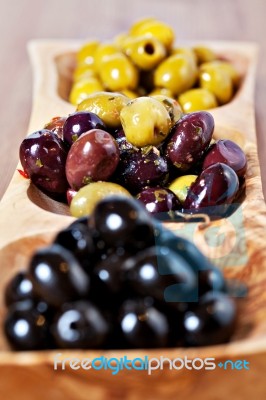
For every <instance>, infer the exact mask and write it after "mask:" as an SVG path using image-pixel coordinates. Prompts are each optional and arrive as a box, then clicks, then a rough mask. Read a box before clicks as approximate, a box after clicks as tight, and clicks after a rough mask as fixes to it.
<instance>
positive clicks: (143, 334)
mask: <svg viewBox="0 0 266 400" xmlns="http://www.w3.org/2000/svg"><path fill="white" fill-rule="evenodd" d="M119 327H120V330H121V333H122V338H123V339H124V340H125V342H126V346H127V347H130V348H144V349H146V348H156V347H165V346H167V345H168V344H169V335H170V326H169V321H168V319H167V317H166V316H165V315H164V314H163V313H162V312H161V311H159V310H158V309H157V308H155V307H154V306H152V305H149V304H146V303H145V300H143V299H136V300H128V301H125V302H124V304H123V305H122V306H121V309H120V312H119Z"/></svg>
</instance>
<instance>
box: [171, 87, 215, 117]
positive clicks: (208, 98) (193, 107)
mask: <svg viewBox="0 0 266 400" xmlns="http://www.w3.org/2000/svg"><path fill="white" fill-rule="evenodd" d="M178 102H179V103H180V105H181V107H182V109H183V111H184V112H185V113H190V112H193V111H200V110H209V109H210V108H215V107H217V106H218V103H217V100H216V97H215V96H214V94H213V93H212V92H210V91H209V90H208V89H203V88H195V89H190V90H187V91H186V92H184V93H182V94H180V96H179V97H178Z"/></svg>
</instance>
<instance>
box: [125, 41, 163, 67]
mask: <svg viewBox="0 0 266 400" xmlns="http://www.w3.org/2000/svg"><path fill="white" fill-rule="evenodd" d="M122 48H123V51H124V52H125V54H126V55H127V56H128V57H129V58H130V59H131V60H132V61H133V63H134V64H135V65H136V66H137V67H138V68H141V69H142V70H151V69H152V68H154V67H156V66H157V65H158V64H159V63H160V62H161V61H162V60H163V59H164V58H165V57H166V50H165V47H164V46H163V45H162V43H161V42H160V41H159V40H158V39H156V38H155V37H149V36H139V37H130V38H128V39H127V40H125V42H124V43H123V47H122Z"/></svg>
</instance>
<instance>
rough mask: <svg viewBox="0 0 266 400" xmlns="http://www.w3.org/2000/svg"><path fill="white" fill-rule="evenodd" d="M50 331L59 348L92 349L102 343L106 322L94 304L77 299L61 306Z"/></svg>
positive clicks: (105, 333)
mask: <svg viewBox="0 0 266 400" xmlns="http://www.w3.org/2000/svg"><path fill="white" fill-rule="evenodd" d="M51 331H52V334H53V337H54V340H55V343H56V344H57V346H59V347H61V348H70V349H75V348H80V349H83V348H86V349H88V348H89V349H94V348H99V347H101V346H102V345H103V343H104V341H105V339H106V336H107V334H108V323H107V321H106V319H105V318H104V316H103V315H102V313H101V312H100V310H98V309H97V308H96V306H94V305H93V304H92V303H90V302H89V301H80V300H79V301H76V302H73V303H67V304H65V305H64V306H63V307H62V309H61V310H60V312H59V313H58V315H57V316H56V318H55V321H54V324H53V325H52V327H51Z"/></svg>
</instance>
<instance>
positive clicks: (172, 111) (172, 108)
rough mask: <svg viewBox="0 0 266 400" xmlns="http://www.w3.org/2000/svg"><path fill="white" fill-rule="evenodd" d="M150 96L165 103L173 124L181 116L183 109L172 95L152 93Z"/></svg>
mask: <svg viewBox="0 0 266 400" xmlns="http://www.w3.org/2000/svg"><path fill="white" fill-rule="evenodd" d="M150 97H152V98H153V99H156V100H159V101H160V102H161V103H162V104H163V105H164V107H165V108H166V110H167V111H168V114H169V116H170V118H171V121H172V124H173V125H174V123H175V122H177V121H178V120H179V119H180V118H181V116H182V109H181V107H180V105H179V103H178V102H177V101H176V100H175V99H172V98H171V97H169V96H166V95H163V94H153V95H151V94H150Z"/></svg>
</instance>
